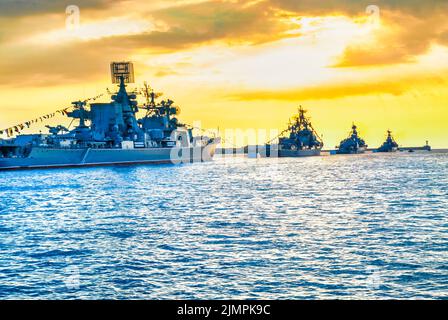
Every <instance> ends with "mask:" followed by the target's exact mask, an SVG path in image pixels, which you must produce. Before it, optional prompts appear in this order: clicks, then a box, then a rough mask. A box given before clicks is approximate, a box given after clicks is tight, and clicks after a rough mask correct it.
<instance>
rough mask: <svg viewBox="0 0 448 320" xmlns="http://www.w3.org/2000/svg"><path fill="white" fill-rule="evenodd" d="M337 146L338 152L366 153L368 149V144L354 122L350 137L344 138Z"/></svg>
mask: <svg viewBox="0 0 448 320" xmlns="http://www.w3.org/2000/svg"><path fill="white" fill-rule="evenodd" d="M336 148H337V150H336V154H357V153H364V152H365V151H366V150H367V144H366V143H365V141H364V140H363V139H361V138H360V137H359V136H358V131H357V127H356V125H355V124H353V125H352V131H351V132H350V135H349V137H348V138H347V139H344V140H342V141H341V143H340V144H339V146H337V147H336Z"/></svg>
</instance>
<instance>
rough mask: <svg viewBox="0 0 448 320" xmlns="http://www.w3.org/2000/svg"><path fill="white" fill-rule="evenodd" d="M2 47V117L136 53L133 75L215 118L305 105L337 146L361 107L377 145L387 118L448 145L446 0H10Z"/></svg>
mask: <svg viewBox="0 0 448 320" xmlns="http://www.w3.org/2000/svg"><path fill="white" fill-rule="evenodd" d="M68 5H77V6H78V7H79V9H80V25H79V27H77V26H74V27H73V25H70V26H72V28H67V25H66V22H67V21H66V19H68V18H72V16H70V17H68V16H67V14H66V7H67V6H68ZM372 5H375V6H377V7H372ZM369 6H370V7H369ZM376 8H379V11H377V9H376ZM69 21H73V20H69ZM0 58H1V59H0V70H1V72H0V129H4V128H7V127H10V126H12V125H16V124H18V123H21V122H24V121H27V120H30V119H34V118H36V117H38V116H41V115H44V114H46V113H49V112H52V111H54V110H57V109H61V108H62V107H65V106H69V105H70V102H71V101H74V100H77V99H81V98H88V97H91V96H95V95H97V94H99V93H102V92H104V91H105V89H106V88H110V89H112V88H113V86H112V84H111V83H110V75H109V72H110V71H109V64H110V62H111V61H133V62H134V69H135V71H136V80H137V83H136V84H135V85H130V87H131V88H134V87H137V86H139V85H140V84H142V83H143V81H148V82H149V83H150V85H151V86H152V87H153V88H154V89H155V90H156V91H161V92H164V94H165V95H164V96H165V97H169V98H171V99H173V100H174V101H175V102H176V103H177V104H178V105H179V106H180V107H181V109H182V113H181V115H180V119H181V120H182V121H183V122H187V123H193V122H194V121H197V120H201V121H202V126H203V127H204V128H217V127H220V129H221V131H224V130H225V129H226V128H240V129H247V128H254V129H278V130H282V129H284V128H285V126H286V125H287V123H288V120H289V118H290V117H291V116H292V115H293V114H294V113H295V112H296V111H297V108H298V106H299V105H303V106H304V107H305V108H306V109H308V110H309V115H310V116H311V117H312V122H313V125H314V127H316V129H317V130H318V131H319V133H321V134H323V137H324V141H325V143H326V147H327V148H333V147H334V146H335V145H336V144H337V143H338V142H339V141H340V140H341V139H342V138H344V137H345V136H346V135H347V134H348V131H349V129H350V126H351V123H352V122H353V121H354V122H355V123H357V124H358V126H359V129H360V132H361V135H362V136H363V137H364V138H365V140H366V141H367V143H368V144H369V146H371V147H377V146H379V145H380V144H381V142H382V140H384V138H385V134H386V130H387V129H391V130H392V131H393V132H394V134H395V137H396V139H397V140H398V142H399V144H400V145H403V146H418V145H423V144H424V143H425V141H426V140H429V142H430V144H431V145H432V146H433V147H438V148H441V147H448V134H447V131H448V86H447V82H448V81H447V76H448V1H446V0H429V1H422V0H388V1H387V0H377V1H371V0H369V1H360V0H328V1H320V0H259V1H258V0H254V1H250V0H248V1H242V0H241V1H238V0H233V1H224V0H216V1H207V0H202V1H195V0H122V1H120V0H89V1H88V0H70V1H58V0H14V1H13V0H0ZM106 100H107V99H105V101H106ZM54 121H57V122H61V123H63V124H65V125H68V123H69V122H70V121H69V120H68V119H64V118H62V117H61V118H57V119H54ZM32 129H33V130H28V131H25V132H33V131H39V130H40V129H42V128H40V127H34V128H32ZM3 138H5V136H3ZM260 142H261V143H262V142H263V141H260Z"/></svg>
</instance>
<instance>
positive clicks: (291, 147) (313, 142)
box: [278, 107, 324, 157]
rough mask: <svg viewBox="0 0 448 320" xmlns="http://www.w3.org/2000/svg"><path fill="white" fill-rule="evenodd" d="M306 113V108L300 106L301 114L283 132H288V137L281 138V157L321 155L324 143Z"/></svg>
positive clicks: (279, 150) (279, 149) (279, 151)
mask: <svg viewBox="0 0 448 320" xmlns="http://www.w3.org/2000/svg"><path fill="white" fill-rule="evenodd" d="M305 113H306V110H304V109H303V108H302V107H300V109H299V114H298V115H297V116H295V117H294V118H293V122H292V123H290V124H289V126H288V129H286V130H285V131H284V132H283V133H287V135H288V137H283V138H280V139H279V145H278V147H279V148H278V155H279V157H308V156H319V155H320V152H321V150H322V147H323V146H324V144H323V142H322V140H321V139H320V137H319V135H318V134H317V132H316V130H314V128H313V126H312V124H311V122H310V119H309V118H307V117H306V115H305Z"/></svg>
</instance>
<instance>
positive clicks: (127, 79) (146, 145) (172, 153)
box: [0, 62, 220, 170]
mask: <svg viewBox="0 0 448 320" xmlns="http://www.w3.org/2000/svg"><path fill="white" fill-rule="evenodd" d="M111 71H112V82H113V83H117V84H118V85H119V90H118V92H117V93H116V94H113V95H112V96H111V100H112V101H111V102H109V103H92V104H90V108H88V104H87V100H85V101H77V102H73V103H72V107H70V108H71V109H72V111H71V112H68V111H67V110H68V109H69V108H66V109H64V110H62V111H60V112H61V113H62V114H63V115H66V116H68V117H69V118H73V119H77V120H79V124H78V126H77V127H75V128H74V129H72V130H68V129H67V128H65V127H64V126H61V125H58V126H56V127H51V126H47V128H48V129H49V134H31V135H18V136H17V137H15V138H10V139H6V140H0V170H9V169H30V168H52V167H81V166H98V165H117V164H136V163H181V162H193V161H208V160H211V159H212V158H213V156H214V153H215V148H216V146H217V144H218V143H219V142H220V139H219V138H209V137H204V136H199V137H194V136H193V128H191V127H188V126H186V125H183V124H181V123H179V121H178V120H177V118H176V117H175V116H176V115H177V114H178V113H179V108H177V107H175V106H174V104H173V103H174V102H173V101H172V100H169V99H168V100H166V101H161V102H160V103H156V101H155V99H156V98H157V94H156V93H154V91H153V90H149V86H147V85H146V84H145V90H143V93H142V92H132V93H128V92H127V90H126V84H125V83H131V82H133V65H132V63H130V62H115V63H112V64H111ZM138 93H142V94H144V95H145V97H146V100H147V102H146V104H145V105H143V106H139V105H138V102H137V101H136V94H138ZM141 109H143V110H146V115H145V116H144V117H143V118H141V119H137V117H136V114H137V112H138V111H139V110H141ZM33 121H34V120H33ZM41 121H42V118H41ZM36 122H37V120H36ZM29 123H30V122H26V124H27V125H29ZM21 127H23V125H21ZM7 130H8V131H7V134H8V136H11V135H14V132H13V130H12V129H11V128H10V129H7ZM15 131H16V132H19V130H18V128H17V127H15Z"/></svg>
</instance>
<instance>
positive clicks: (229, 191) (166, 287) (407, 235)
mask: <svg viewBox="0 0 448 320" xmlns="http://www.w3.org/2000/svg"><path fill="white" fill-rule="evenodd" d="M0 235H1V236H0V299H237V298H238V299H240V298H241V299H333V298H335V299H357V298H361V299H392V298H393V299H395V298H406V299H421V298H430V299H433V298H434V299H446V298H448V154H447V153H440V154H439V153H413V154H410V153H397V154H365V155H355V156H323V157H314V158H306V159H247V158H243V157H237V158H219V157H217V158H216V159H215V161H213V162H210V163H197V164H188V165H180V166H175V165H157V166H124V167H105V168H88V169H64V170H62V169H61V170H60V169H57V170H41V171H21V172H0Z"/></svg>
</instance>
